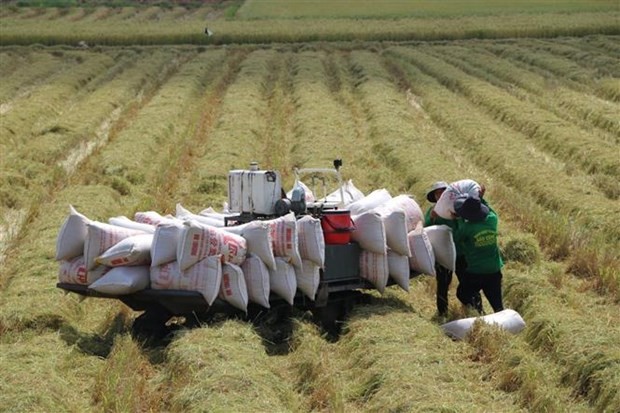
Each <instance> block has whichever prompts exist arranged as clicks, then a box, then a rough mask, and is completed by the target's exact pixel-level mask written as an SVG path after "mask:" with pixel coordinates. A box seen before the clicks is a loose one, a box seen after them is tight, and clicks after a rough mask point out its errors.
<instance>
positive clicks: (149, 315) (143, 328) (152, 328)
mask: <svg viewBox="0 0 620 413" xmlns="http://www.w3.org/2000/svg"><path fill="white" fill-rule="evenodd" d="M170 317H171V314H170V313H169V312H168V311H167V310H166V309H164V308H151V309H148V310H146V311H144V313H142V314H141V315H140V316H138V317H137V318H136V319H135V320H134V322H133V324H132V326H131V335H132V336H133V338H134V339H136V340H138V341H140V342H143V343H145V344H146V345H151V344H156V343H157V342H159V341H161V340H163V339H164V338H165V337H166V336H167V335H168V334H169V333H170V331H171V330H170V328H169V327H168V326H167V325H166V322H167V321H168V320H169V319H170Z"/></svg>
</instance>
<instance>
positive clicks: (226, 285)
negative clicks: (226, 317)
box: [219, 264, 248, 312]
mask: <svg viewBox="0 0 620 413" xmlns="http://www.w3.org/2000/svg"><path fill="white" fill-rule="evenodd" d="M219 297H220V298H221V299H222V300H224V301H226V302H227V303H229V304H230V305H232V306H233V307H235V308H238V309H240V310H243V311H245V312H247V311H248V287H247V285H246V284H245V276H244V275H243V270H242V269H241V267H239V266H238V265H235V264H222V285H221V286H220V294H219Z"/></svg>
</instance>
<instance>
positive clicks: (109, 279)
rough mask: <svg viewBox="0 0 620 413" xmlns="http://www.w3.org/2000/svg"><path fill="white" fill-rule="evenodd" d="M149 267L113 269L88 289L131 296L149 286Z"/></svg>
mask: <svg viewBox="0 0 620 413" xmlns="http://www.w3.org/2000/svg"><path fill="white" fill-rule="evenodd" d="M149 279H150V278H149V267H148V266H146V265H143V266H139V267H115V268H112V269H111V270H110V271H108V272H107V273H106V274H105V275H104V276H103V277H101V278H99V279H98V280H97V281H95V282H94V283H92V284H91V285H90V286H89V287H88V288H90V289H91V290H95V291H97V292H100V293H104V294H118V295H124V294H131V293H135V292H136V291H141V290H144V289H145V288H148V286H149Z"/></svg>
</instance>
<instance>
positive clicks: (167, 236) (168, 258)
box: [151, 220, 183, 267]
mask: <svg viewBox="0 0 620 413" xmlns="http://www.w3.org/2000/svg"><path fill="white" fill-rule="evenodd" d="M182 230H183V221H174V220H171V221H170V222H166V223H161V224H159V225H157V227H156V228H155V234H153V243H152V244H151V266H153V267H156V266H158V265H163V264H166V263H169V262H172V261H176V259H177V245H178V244H179V238H180V236H181V231H182Z"/></svg>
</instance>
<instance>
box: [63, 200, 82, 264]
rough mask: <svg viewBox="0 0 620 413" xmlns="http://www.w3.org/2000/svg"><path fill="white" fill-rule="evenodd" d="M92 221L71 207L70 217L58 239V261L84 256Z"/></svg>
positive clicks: (66, 220) (66, 219) (64, 223)
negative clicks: (89, 225) (89, 226)
mask: <svg viewBox="0 0 620 413" xmlns="http://www.w3.org/2000/svg"><path fill="white" fill-rule="evenodd" d="M89 222H90V219H88V218H86V217H85V216H84V215H82V214H80V213H79V212H77V211H76V210H75V208H73V206H72V205H69V215H68V216H67V218H65V221H64V222H63V224H62V226H61V227H60V232H59V233H58V237H57V238H56V260H57V261H60V260H71V259H73V258H75V257H79V256H81V255H83V254H84V243H85V242H86V236H87V235H88V223H89Z"/></svg>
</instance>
